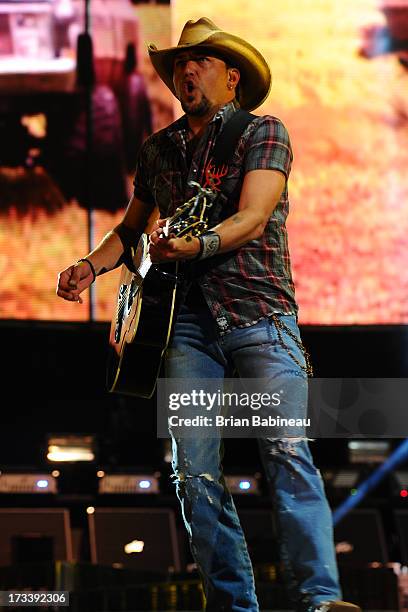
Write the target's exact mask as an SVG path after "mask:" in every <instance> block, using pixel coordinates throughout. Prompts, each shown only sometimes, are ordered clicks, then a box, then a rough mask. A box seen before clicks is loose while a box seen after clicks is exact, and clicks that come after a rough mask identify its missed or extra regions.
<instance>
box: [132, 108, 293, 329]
mask: <svg viewBox="0 0 408 612" xmlns="http://www.w3.org/2000/svg"><path fill="white" fill-rule="evenodd" d="M235 112H236V106H235V105H234V103H232V102H230V103H229V104H227V105H226V106H224V107H223V108H222V109H221V110H220V111H219V112H218V113H217V114H216V115H215V116H214V117H213V119H212V120H211V121H210V123H209V125H208V127H207V128H206V132H205V134H204V135H203V137H202V138H201V140H200V141H199V143H198V145H197V148H196V149H195V151H194V153H193V157H192V161H191V164H190V166H189V167H188V164H187V156H186V143H187V135H188V125H187V119H186V117H185V116H183V117H182V118H181V119H179V120H177V121H175V122H174V123H172V124H171V125H170V126H169V127H167V128H165V129H164V130H161V131H159V132H157V133H156V134H153V135H152V136H150V138H148V139H147V140H146V141H145V143H144V145H143V147H142V149H141V152H140V155H139V159H138V164H137V169H136V176H135V181H134V185H135V189H134V193H135V196H136V197H137V198H139V199H140V200H142V201H143V202H145V203H147V204H157V206H158V207H159V210H160V215H161V217H168V216H171V215H172V214H174V211H175V210H176V208H177V207H178V206H179V205H180V204H182V203H183V202H185V201H186V200H188V199H189V198H191V197H192V196H193V195H194V189H193V188H191V187H189V186H188V181H190V180H195V181H197V182H198V183H200V184H201V185H204V184H205V182H206V168H208V163H209V161H210V160H211V152H212V149H213V147H214V143H215V141H216V138H217V135H218V134H219V133H220V131H221V130H222V128H223V126H224V124H225V122H226V121H227V120H228V119H229V118H230V117H231V116H232V115H233V113H235ZM292 158H293V156H292V150H291V145H290V140H289V136H288V133H287V131H286V128H285V126H284V125H283V123H282V122H281V121H280V120H279V119H277V118H276V117H272V116H264V117H257V118H256V119H254V121H252V123H250V124H249V126H248V127H247V128H246V129H245V131H244V132H243V134H242V136H241V138H240V140H239V143H238V146H237V147H236V150H235V153H234V156H233V159H232V160H231V162H230V164H229V167H228V171H227V173H226V175H225V176H223V178H222V183H221V186H222V192H221V193H220V194H219V195H218V197H217V200H216V202H215V204H214V206H213V207H212V209H211V217H210V226H214V225H216V224H217V223H219V222H220V221H222V220H223V219H226V218H227V217H229V216H231V215H233V214H234V213H235V212H236V211H237V210H238V203H239V198H240V193H241V188H242V182H243V179H244V175H245V173H246V172H249V171H250V170H257V169H274V170H280V171H281V172H283V173H284V174H285V176H286V178H288V176H289V172H290V167H291V162H292ZM288 212H289V201H288V191H287V185H286V186H285V188H284V190H283V192H282V195H281V197H280V200H279V202H278V204H277V206H276V208H275V209H274V211H273V213H272V215H271V217H270V218H269V220H268V222H267V225H266V227H265V230H264V233H263V235H262V236H261V237H260V238H258V239H256V240H251V241H250V242H247V243H246V244H244V245H243V246H241V247H240V248H238V249H236V250H234V251H230V252H229V253H224V254H219V255H215V256H214V257H211V258H208V259H206V260H203V261H202V262H186V263H185V264H184V265H183V269H184V273H185V276H186V278H187V279H188V278H190V279H194V281H195V282H197V283H198V284H199V285H200V287H201V290H202V292H203V295H204V297H205V300H206V302H207V304H208V306H209V308H210V310H211V312H212V314H213V316H214V318H215V320H216V322H217V325H218V328H219V331H220V333H221V334H224V333H226V332H228V331H230V330H231V329H233V328H235V327H247V326H250V325H253V324H255V323H256V322H257V321H259V320H260V319H263V318H265V317H268V316H270V315H271V314H272V313H283V314H297V311H298V306H297V303H296V299H295V289H294V285H293V281H292V275H291V267H290V257H289V250H288V239H287V231H286V226H285V221H286V217H287V215H288ZM190 284H191V280H190ZM188 288H189V283H188V281H186V284H185V286H184V295H185V294H186V293H187V291H188Z"/></svg>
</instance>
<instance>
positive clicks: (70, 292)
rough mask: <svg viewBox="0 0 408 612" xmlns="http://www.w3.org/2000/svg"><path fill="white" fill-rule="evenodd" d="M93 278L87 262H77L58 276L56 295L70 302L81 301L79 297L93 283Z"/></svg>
mask: <svg viewBox="0 0 408 612" xmlns="http://www.w3.org/2000/svg"><path fill="white" fill-rule="evenodd" d="M93 279H94V276H93V273H92V269H91V266H90V265H89V263H88V262H87V261H79V262H78V263H76V264H73V265H72V266H69V268H66V269H65V270H63V271H62V272H60V273H59V275H58V285H57V295H58V296H59V297H62V298H63V299H64V300H68V301H70V302H79V303H80V304H82V302H83V300H82V298H81V296H80V294H81V293H82V291H84V290H85V289H87V288H88V287H89V286H90V285H91V284H92V282H93Z"/></svg>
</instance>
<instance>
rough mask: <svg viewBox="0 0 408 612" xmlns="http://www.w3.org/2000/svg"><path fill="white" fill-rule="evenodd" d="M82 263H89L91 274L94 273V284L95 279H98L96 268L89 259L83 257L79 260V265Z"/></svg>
mask: <svg viewBox="0 0 408 612" xmlns="http://www.w3.org/2000/svg"><path fill="white" fill-rule="evenodd" d="M81 261H86V262H87V263H89V267H90V268H91V272H92V275H93V281H92V282H93V283H94V282H95V278H96V272H95V268H94V266H93V263H92V262H91V261H90V260H89V259H87V258H86V257H83V258H82V259H78V261H77V263H80V262H81Z"/></svg>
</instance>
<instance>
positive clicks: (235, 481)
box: [225, 475, 260, 495]
mask: <svg viewBox="0 0 408 612" xmlns="http://www.w3.org/2000/svg"><path fill="white" fill-rule="evenodd" d="M225 482H226V484H227V487H228V488H229V490H230V491H231V493H233V494H235V495H259V494H260V491H259V482H258V477H257V475H255V476H225Z"/></svg>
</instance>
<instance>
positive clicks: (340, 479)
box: [332, 470, 359, 489]
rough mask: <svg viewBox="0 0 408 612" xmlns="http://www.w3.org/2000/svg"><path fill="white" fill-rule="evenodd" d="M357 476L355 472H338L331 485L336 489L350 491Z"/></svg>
mask: <svg viewBox="0 0 408 612" xmlns="http://www.w3.org/2000/svg"><path fill="white" fill-rule="evenodd" d="M358 476H359V473H358V471H357V470H339V471H338V472H336V474H335V475H334V478H333V481H332V485H333V487H336V488H337V489H350V488H352V487H354V485H355V484H356V482H357V480H358Z"/></svg>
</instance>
